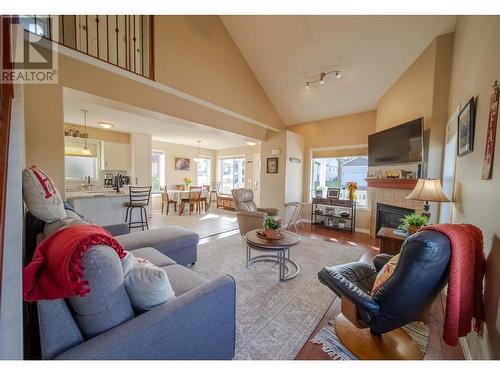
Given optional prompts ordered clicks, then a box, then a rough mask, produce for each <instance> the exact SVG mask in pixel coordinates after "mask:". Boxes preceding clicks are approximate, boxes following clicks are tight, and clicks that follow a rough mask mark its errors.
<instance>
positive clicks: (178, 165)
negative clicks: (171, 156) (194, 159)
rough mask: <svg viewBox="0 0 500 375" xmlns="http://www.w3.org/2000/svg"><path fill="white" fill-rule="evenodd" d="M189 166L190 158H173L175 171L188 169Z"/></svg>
mask: <svg viewBox="0 0 500 375" xmlns="http://www.w3.org/2000/svg"><path fill="white" fill-rule="evenodd" d="M190 167H191V159H187V158H175V170H176V171H189V169H190Z"/></svg>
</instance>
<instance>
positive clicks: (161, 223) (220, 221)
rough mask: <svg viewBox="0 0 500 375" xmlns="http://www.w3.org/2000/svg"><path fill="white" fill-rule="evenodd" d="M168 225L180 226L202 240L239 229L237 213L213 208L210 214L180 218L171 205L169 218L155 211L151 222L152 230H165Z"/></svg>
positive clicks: (187, 214)
mask: <svg viewBox="0 0 500 375" xmlns="http://www.w3.org/2000/svg"><path fill="white" fill-rule="evenodd" d="M168 225H180V226H182V227H184V228H188V229H191V230H192V231H194V232H196V233H198V234H199V236H200V238H203V237H209V236H213V235H215V234H219V233H224V232H228V231H231V230H234V229H238V221H237V219H236V213H235V212H233V211H228V210H223V209H217V208H211V209H210V211H209V212H208V213H205V212H203V213H201V214H198V213H193V214H192V215H189V213H186V214H183V215H182V216H179V214H177V213H176V212H174V208H173V206H172V205H171V207H170V214H169V215H168V216H167V215H165V213H163V214H162V213H161V212H160V211H153V214H152V218H151V219H150V222H149V228H150V229H156V228H164V227H166V226H168Z"/></svg>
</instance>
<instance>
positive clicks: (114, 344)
mask: <svg viewBox="0 0 500 375" xmlns="http://www.w3.org/2000/svg"><path fill="white" fill-rule="evenodd" d="M107 229H108V230H109V231H110V232H112V234H114V235H116V236H115V238H116V239H117V240H118V241H119V242H120V243H121V244H122V246H123V247H124V248H125V250H127V251H130V252H131V253H132V254H134V255H135V256H138V257H141V258H145V259H147V260H149V261H150V262H152V263H154V264H155V265H157V266H158V267H161V268H162V269H164V270H165V272H166V273H167V275H168V278H169V280H170V283H171V285H172V288H173V289H174V292H175V298H174V299H172V300H170V301H168V302H166V303H164V304H162V305H160V306H157V307H155V308H153V309H151V310H149V311H147V312H144V313H138V312H136V311H134V310H133V308H132V306H131V303H130V300H129V297H128V295H127V293H126V290H125V286H124V279H123V270H122V266H121V261H120V259H119V258H118V255H117V254H116V252H114V251H113V250H112V249H110V248H108V247H107V246H104V245H98V246H94V247H93V248H91V249H89V250H88V251H87V252H85V254H84V255H83V257H82V262H83V265H84V268H85V271H84V277H85V279H86V280H88V282H89V287H90V289H91V291H90V293H89V294H88V295H87V296H85V297H78V296H77V297H71V298H68V299H57V300H42V301H39V302H38V304H37V308H38V320H39V328H40V342H41V349H42V358H43V359H66V360H67V359H75V360H81V359H103V360H105V359H232V358H233V356H234V346H235V295H236V285H235V282H234V279H233V278H232V277H231V276H229V275H224V276H221V277H219V278H217V279H215V280H210V281H207V280H204V279H202V278H201V277H200V276H199V275H197V274H196V273H195V272H193V271H191V270H190V269H189V268H186V267H184V266H183V265H188V264H192V263H194V262H195V261H196V250H197V243H198V236H197V235H196V234H195V233H194V235H195V237H196V244H195V245H194V246H193V244H192V243H191V242H192V241H193V232H191V231H189V230H187V229H184V228H181V227H173V228H170V227H169V228H164V229H156V230H151V231H145V232H134V233H128V234H127V233H124V232H125V231H124V230H123V228H121V227H115V228H107ZM165 254H168V256H167V255H165ZM181 264H182V265H181Z"/></svg>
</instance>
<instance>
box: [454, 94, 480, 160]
mask: <svg viewBox="0 0 500 375" xmlns="http://www.w3.org/2000/svg"><path fill="white" fill-rule="evenodd" d="M474 104H475V103H474V97H472V98H470V99H469V101H468V102H467V104H466V105H465V106H464V107H463V108H462V110H461V111H460V113H459V114H458V142H457V155H458V156H459V157H461V156H464V155H467V154H469V153H471V152H472V151H473V150H474V130H475V118H476V114H475V105H474Z"/></svg>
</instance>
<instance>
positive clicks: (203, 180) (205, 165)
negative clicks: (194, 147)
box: [197, 158, 210, 186]
mask: <svg viewBox="0 0 500 375" xmlns="http://www.w3.org/2000/svg"><path fill="white" fill-rule="evenodd" d="M197 185H198V186H201V185H210V159H209V158H202V159H200V161H199V162H198V175H197Z"/></svg>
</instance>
